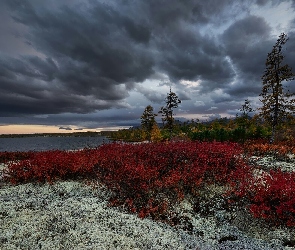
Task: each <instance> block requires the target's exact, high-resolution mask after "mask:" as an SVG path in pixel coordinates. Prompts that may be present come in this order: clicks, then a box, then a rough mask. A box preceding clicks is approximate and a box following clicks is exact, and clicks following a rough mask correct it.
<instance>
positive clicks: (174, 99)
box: [159, 88, 181, 139]
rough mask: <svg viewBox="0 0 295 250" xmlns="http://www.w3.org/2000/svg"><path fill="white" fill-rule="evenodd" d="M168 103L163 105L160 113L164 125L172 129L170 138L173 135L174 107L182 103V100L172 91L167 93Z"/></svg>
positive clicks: (166, 100) (166, 99)
mask: <svg viewBox="0 0 295 250" xmlns="http://www.w3.org/2000/svg"><path fill="white" fill-rule="evenodd" d="M165 102H166V105H165V106H163V107H161V110H160V111H159V113H160V114H162V116H163V117H162V121H163V124H164V127H166V128H168V129H169V131H170V139H171V136H172V129H173V124H174V118H173V115H174V114H173V109H175V108H177V107H178V104H179V103H181V100H180V99H179V98H178V96H177V95H176V94H175V93H174V92H172V91H171V88H170V92H169V93H168V94H167V96H166V98H165Z"/></svg>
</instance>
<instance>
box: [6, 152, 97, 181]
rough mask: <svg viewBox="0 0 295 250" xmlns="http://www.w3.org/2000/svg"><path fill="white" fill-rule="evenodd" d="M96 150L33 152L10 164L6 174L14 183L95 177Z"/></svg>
mask: <svg viewBox="0 0 295 250" xmlns="http://www.w3.org/2000/svg"><path fill="white" fill-rule="evenodd" d="M96 159H97V157H96V155H95V150H81V151H71V152H67V151H60V150H54V151H45V152H34V153H33V152H32V153H31V155H30V157H29V158H28V159H25V160H20V161H15V162H10V163H8V170H7V171H6V174H7V176H8V179H9V180H10V181H11V182H13V183H19V182H29V181H39V182H44V181H49V182H51V181H54V180H55V179H57V178H61V179H67V178H73V177H79V176H81V177H83V176H87V175H90V174H92V175H94V172H93V166H94V164H95V163H96Z"/></svg>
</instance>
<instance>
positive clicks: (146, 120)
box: [140, 105, 157, 140]
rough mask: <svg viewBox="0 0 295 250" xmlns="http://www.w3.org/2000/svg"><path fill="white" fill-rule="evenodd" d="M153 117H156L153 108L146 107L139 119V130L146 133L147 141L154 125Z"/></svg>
mask: <svg viewBox="0 0 295 250" xmlns="http://www.w3.org/2000/svg"><path fill="white" fill-rule="evenodd" d="M155 116H157V114H154V108H153V107H152V106H151V105H148V106H146V108H145V110H144V111H143V114H142V116H141V117H140V119H141V128H142V129H143V130H144V131H145V132H146V133H147V136H148V139H149V140H150V137H151V131H152V128H153V125H154V124H155V123H156V120H155Z"/></svg>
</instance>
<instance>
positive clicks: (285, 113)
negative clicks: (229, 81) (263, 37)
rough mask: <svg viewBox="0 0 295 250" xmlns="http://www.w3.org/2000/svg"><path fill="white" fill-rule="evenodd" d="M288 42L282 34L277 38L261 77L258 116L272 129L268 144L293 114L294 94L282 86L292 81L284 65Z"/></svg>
mask: <svg viewBox="0 0 295 250" xmlns="http://www.w3.org/2000/svg"><path fill="white" fill-rule="evenodd" d="M287 41H288V38H287V35H286V34H285V33H282V34H281V35H280V36H279V39H278V40H277V42H276V44H275V45H274V46H273V49H272V51H271V52H270V53H268V55H267V59H266V63H265V65H266V70H265V72H264V75H263V76H262V85H263V86H262V92H261V94H260V96H261V97H262V99H261V100H260V101H261V102H262V104H263V105H262V107H261V108H259V109H260V116H261V117H262V118H263V119H264V121H265V122H266V123H268V124H269V125H270V126H271V128H272V136H271V139H270V142H271V143H272V142H273V141H274V137H275V132H276V128H277V126H278V125H280V124H282V123H283V122H285V121H286V120H287V119H288V118H289V117H290V116H291V115H292V114H294V111H295V107H294V103H295V99H294V98H292V97H293V96H294V95H295V94H294V93H290V91H289V90H288V89H287V88H286V87H285V86H284V85H283V83H285V82H286V81H291V80H294V73H293V72H292V68H291V67H289V65H288V64H284V63H283V61H284V58H285V56H284V55H283V51H282V49H283V46H284V45H285V44H286V42H287Z"/></svg>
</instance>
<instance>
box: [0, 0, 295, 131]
mask: <svg viewBox="0 0 295 250" xmlns="http://www.w3.org/2000/svg"><path fill="white" fill-rule="evenodd" d="M280 2H281V1H278V0H272V1H265V0H249V1H235V0H219V1H216V0H207V1H201V0H199V1H196V0H186V1H179V0H149V1H143V0H138V1H134V0H113V1H111V0H110V1H102V0H101V1H100V0H89V1H83V0H71V1H70V0H63V1H57V0H56V1H46V2H42V4H41V3H40V1H37V0H9V1H2V2H1V3H0V14H1V13H4V11H3V10H5V11H6V12H7V13H6V12H5V15H4V17H5V18H4V19H3V20H4V21H5V23H6V24H7V27H6V26H4V25H1V24H0V31H1V30H2V31H3V32H6V33H5V34H8V33H7V32H8V31H9V30H10V29H12V30H13V31H12V32H14V33H15V35H14V38H12V37H13V36H12V35H11V34H10V33H9V34H10V35H9V36H8V35H7V36H6V35H5V37H4V38H6V37H8V39H7V41H5V42H3V41H0V55H1V59H0V83H1V84H0V116H2V117H5V116H14V117H18V116H19V117H29V115H30V114H33V115H43V114H46V115H48V117H47V118H46V119H43V120H42V118H38V117H33V118H32V120H33V122H36V124H37V123H38V122H39V123H41V121H44V122H45V123H47V124H49V123H51V122H52V123H53V122H57V123H58V121H59V122H60V123H58V124H61V125H66V122H73V123H74V122H77V123H80V122H82V120H83V119H84V120H85V121H86V122H90V121H91V119H93V118H94V117H95V116H94V114H95V112H96V111H101V112H102V111H104V110H109V111H110V116H109V117H107V116H106V117H105V119H106V120H107V121H109V122H119V121H120V120H124V121H126V122H127V121H128V119H129V120H130V119H133V120H134V119H136V117H139V116H140V114H128V112H127V111H126V112H125V113H124V114H123V113H121V111H119V112H115V111H114V110H113V108H115V109H117V108H126V107H128V108H130V109H131V107H130V106H131V105H130V104H128V103H126V100H127V99H129V100H130V99H132V96H130V93H134V91H135V92H139V93H141V94H142V95H143V96H144V97H146V99H145V98H143V102H142V103H141V104H139V106H140V105H145V104H144V101H145V100H148V101H151V102H152V103H155V104H160V103H163V100H164V98H165V96H166V93H164V92H159V91H158V89H157V88H156V87H155V86H154V87H155V88H154V89H152V88H151V87H150V84H151V83H150V82H152V81H154V82H155V81H158V82H159V86H161V85H168V86H169V85H172V86H173V88H174V91H175V92H176V93H177V94H178V96H179V97H180V99H182V100H183V101H185V100H187V101H191V102H192V103H194V102H195V100H193V99H192V95H193V94H194V95H196V93H199V94H200V95H208V96H209V95H212V96H213V94H212V93H213V92H214V91H216V90H222V91H223V93H225V94H224V95H222V96H217V94H215V95H216V96H215V103H216V102H220V103H221V102H225V101H228V100H231V99H233V98H236V97H237V98H242V99H243V98H244V96H245V97H249V96H254V95H258V94H259V91H260V89H261V86H260V85H259V84H260V77H261V75H262V74H263V71H264V62H265V59H266V55H267V53H268V52H270V50H271V48H272V46H273V44H274V43H275V40H276V39H275V38H274V37H273V34H272V30H271V28H270V26H269V24H268V23H267V21H266V20H265V19H263V18H262V17H258V16H253V15H249V13H250V8H251V6H256V7H255V8H262V7H265V6H269V3H271V5H273V6H275V5H278V4H279V3H280ZM292 2H293V3H295V2H294V0H292ZM294 6H295V5H294ZM9 16H11V17H12V18H9ZM294 23H295V21H294V22H293V23H292V24H291V25H293V33H290V41H289V42H288V46H289V47H288V48H289V49H290V51H291V52H290V57H289V58H286V60H289V61H288V62H290V64H292V65H293V64H294V61H293V59H292V58H294V56H295V55H294V53H295V52H294V51H295V48H294V46H295V43H294V41H295V36H294V32H295V31H294V30H295V28H294V27H295V26H294ZM9 32H10V31H9ZM3 34H4V33H3ZM293 37H294V38H293ZM291 38H292V39H291ZM291 40H292V41H291ZM10 41H11V46H15V48H16V47H17V49H15V53H12V51H13V49H12V48H11V47H10V46H9V43H10ZM19 44H22V46H18V45H19ZM294 66H295V65H294ZM294 68H295V67H294ZM149 80H150V81H149ZM182 80H186V81H191V82H196V81H198V83H199V85H193V86H188V85H186V86H184V85H183V84H181V83H182ZM161 81H163V82H162V83H161ZM153 84H154V83H153ZM162 89H165V88H162ZM188 89H189V90H193V91H195V92H194V93H193V94H192V93H190V92H187V90H188ZM218 93H219V92H218ZM209 98H211V97H209ZM204 100H205V99H204ZM135 102H136V101H133V103H135ZM202 102H203V100H202ZM130 103H131V102H130ZM192 103H191V104H190V105H191V106H193V104H192ZM148 104H149V103H148V102H147V103H146V105H148ZM187 107H189V105H187ZM212 107H214V105H212ZM132 108H134V107H132ZM199 108H201V107H199ZM206 108H207V109H208V107H207V106H206ZM209 108H210V107H209ZM188 112H189V111H188ZM204 112H206V111H205V106H204ZM65 113H69V114H84V116H75V115H73V116H70V118H69V117H68V118H65V117H64V118H62V117H60V116H59V114H60V115H61V116H63V115H64V114H65ZM118 113H119V115H118ZM50 114H52V115H50ZM88 114H89V116H88ZM100 114H101V113H100ZM124 117H125V118H124ZM24 119H25V118H24ZM50 119H51V120H50ZM63 127H66V126H63Z"/></svg>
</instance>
